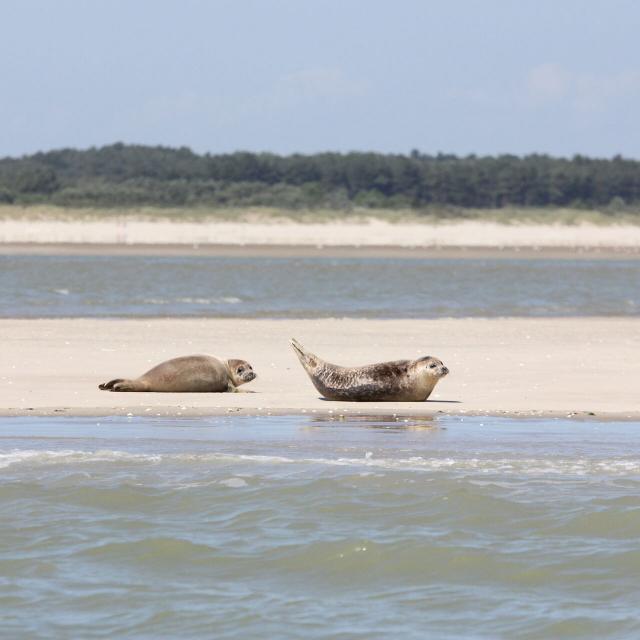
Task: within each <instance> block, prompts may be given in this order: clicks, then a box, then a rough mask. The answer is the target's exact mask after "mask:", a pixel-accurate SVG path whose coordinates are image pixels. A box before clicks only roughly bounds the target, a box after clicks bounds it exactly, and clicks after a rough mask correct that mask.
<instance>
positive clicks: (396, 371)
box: [291, 339, 449, 402]
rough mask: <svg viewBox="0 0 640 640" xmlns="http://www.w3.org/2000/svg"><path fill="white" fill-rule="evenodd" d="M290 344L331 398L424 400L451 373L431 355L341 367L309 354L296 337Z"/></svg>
mask: <svg viewBox="0 0 640 640" xmlns="http://www.w3.org/2000/svg"><path fill="white" fill-rule="evenodd" d="M291 346H292V347H293V350H294V351H295V352H296V354H297V356H298V359H299V360H300V363H301V364H302V366H303V367H304V370H305V371H306V372H307V374H308V375H309V377H310V378H311V382H313V386H314V387H315V388H316V389H317V390H318V391H319V392H320V393H321V394H322V395H323V396H324V397H325V398H327V399H328V400H347V401H356V402H423V401H424V400H426V399H427V398H428V397H429V396H430V395H431V392H432V391H433V388H434V387H435V386H436V383H437V382H438V380H440V378H442V377H444V376H446V375H447V374H448V373H449V369H447V367H445V366H444V364H443V363H442V361H441V360H438V358H433V357H431V356H425V357H424V358H418V359H417V360H395V361H394V362H380V363H378V364H369V365H364V366H362V367H340V366H338V365H335V364H331V363H330V362H325V361H324V360H322V359H321V358H319V357H318V356H316V355H314V354H313V353H310V352H309V351H307V350H306V349H305V348H304V347H303V346H302V345H301V344H300V343H299V342H298V341H296V340H293V339H292V340H291Z"/></svg>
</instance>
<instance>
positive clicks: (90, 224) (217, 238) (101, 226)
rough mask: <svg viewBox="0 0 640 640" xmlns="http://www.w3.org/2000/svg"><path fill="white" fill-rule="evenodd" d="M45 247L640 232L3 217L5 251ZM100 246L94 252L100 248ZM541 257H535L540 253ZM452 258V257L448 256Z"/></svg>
mask: <svg viewBox="0 0 640 640" xmlns="http://www.w3.org/2000/svg"><path fill="white" fill-rule="evenodd" d="M43 247H49V248H50V249H54V248H55V247H58V249H56V252H57V253H64V252H70V253H73V252H77V251H78V249H79V248H81V247H82V250H81V252H84V253H91V252H93V251H94V250H95V251H97V252H102V253H104V252H105V250H108V251H109V252H119V251H120V249H122V250H123V251H124V250H127V251H128V252H134V253H135V252H136V250H135V249H134V250H133V251H132V250H131V248H138V251H142V252H144V251H146V249H147V248H149V247H154V252H160V253H169V254H170V253H185V252H187V253H189V252H201V253H206V252H209V253H213V254H220V252H224V251H225V250H228V249H229V248H237V249H242V250H243V251H244V252H245V253H246V251H247V247H249V248H253V250H254V251H258V250H259V248H260V247H265V248H269V251H270V252H271V253H274V252H275V253H276V254H277V253H279V252H280V253H282V252H285V253H286V252H287V250H288V248H291V247H298V248H304V249H310V250H318V249H324V250H334V251H338V252H339V251H341V250H345V248H352V249H358V250H368V251H373V252H374V253H375V252H377V253H382V254H387V253H393V251H394V250H397V249H402V250H403V251H405V252H406V251H412V250H413V251H416V250H434V251H453V252H454V253H456V252H457V253H458V254H459V253H460V252H463V251H468V252H471V253H474V252H475V253H482V252H483V251H484V252H486V251H488V250H489V251H498V252H501V251H508V252H513V251H516V252H517V251H523V252H536V253H537V252H540V251H543V252H544V251H555V252H575V251H587V252H595V253H597V252H605V253H608V254H614V255H615V254H618V253H627V254H634V253H638V252H640V226H638V225H633V224H630V223H624V224H623V223H620V224H607V225H602V224H594V223H588V222H582V223H579V224H560V223H533V222H522V223H517V224H503V223H500V222H495V221H489V220H487V221H483V220H463V221H457V220H456V221H454V220H451V221H435V222H434V221H433V220H427V221H424V222H422V221H415V220H410V221H402V220H399V221H393V220H387V219H381V218H356V219H352V218H346V219H345V220H337V219H331V220H326V221H320V222H307V221H297V220H291V219H283V218H274V219H272V220H261V219H256V220H254V221H251V220H247V221H228V220H219V219H213V220H210V219H203V220H202V221H177V220H171V219H155V220H150V219H145V218H135V217H109V218H106V219H96V218H93V219H72V218H71V219H55V218H46V217H45V218H37V217H36V218H32V217H22V218H20V217H19V218H13V217H0V252H3V253H38V252H39V251H40V250H41V249H42V248H43ZM92 248H93V249H92ZM534 255H535V253H534ZM443 257H444V256H443Z"/></svg>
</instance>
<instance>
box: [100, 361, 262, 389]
mask: <svg viewBox="0 0 640 640" xmlns="http://www.w3.org/2000/svg"><path fill="white" fill-rule="evenodd" d="M255 377H256V374H255V373H254V372H253V369H252V368H251V365H250V364H249V363H248V362H246V361H245V360H235V359H232V360H219V359H218V358H214V357H213V356H205V355H197V356H182V357H180V358H173V359H172V360H167V361H165V362H161V363H160V364H159V365H157V366H155V367H153V369H149V371H147V372H146V373H144V374H143V375H141V376H140V377H139V378H135V379H133V380H127V379H125V378H115V379H114V380H109V382H104V383H103V384H100V385H98V388H99V389H103V390H104V391H158V392H160V393H189V392H191V393H207V392H208V393H211V392H222V391H230V392H234V391H237V390H238V387H239V386H240V385H241V384H244V383H245V382H251V380H253V379H254V378H255Z"/></svg>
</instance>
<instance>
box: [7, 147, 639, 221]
mask: <svg viewBox="0 0 640 640" xmlns="http://www.w3.org/2000/svg"><path fill="white" fill-rule="evenodd" d="M0 202H4V203H16V204H31V203H51V204H56V205H61V206H78V207H79V206H82V207H87V206H89V207H93V206H95V207H119V206H145V205H154V206H171V207H176V206H178V207H179V206H202V205H207V206H217V207H219V206H225V207H240V206H269V207H282V208H298V209H303V208H311V209H313V208H330V209H345V210H346V209H350V208H353V207H370V208H413V209H418V210H419V209H427V208H429V207H433V206H442V207H455V208H501V207H506V206H518V207H551V206H554V207H580V208H600V209H604V210H609V211H616V210H620V209H623V208H625V207H627V206H635V205H638V204H640V162H638V161H636V160H629V159H625V158H622V157H619V156H616V157H615V158H612V159H593V158H587V157H584V156H574V157H573V158H571V159H565V158H553V157H550V156H547V155H528V156H525V157H518V156H513V155H501V156H495V157H493V156H489V157H478V156H466V157H457V156H453V155H444V154H439V155H435V156H434V155H426V154H422V153H420V152H418V151H413V152H411V154H409V155H391V154H379V153H346V154H340V153H318V154H314V155H298V154H296V155H290V156H278V155H274V154H270V153H247V152H238V153H231V154H225V155H210V154H205V155H198V154H196V153H193V152H192V151H191V150H190V149H187V148H180V149H172V148H166V147H146V146H138V145H124V144H114V145H110V146H106V147H102V148H91V149H87V150H84V151H78V150H74V149H62V150H58V151H49V152H47V153H37V154H34V155H31V156H25V157H23V158H4V159H0Z"/></svg>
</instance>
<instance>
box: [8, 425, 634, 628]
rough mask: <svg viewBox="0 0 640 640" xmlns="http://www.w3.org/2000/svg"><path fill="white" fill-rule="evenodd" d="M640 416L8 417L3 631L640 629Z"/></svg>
mask: <svg viewBox="0 0 640 640" xmlns="http://www.w3.org/2000/svg"><path fill="white" fill-rule="evenodd" d="M639 435H640V424H639V423H632V422H628V423H614V422H612V423H604V422H596V421H584V422H581V421H566V420H544V421H543V420H518V421H512V420H507V419H497V418H486V417H483V418H479V417H477V418H466V419H463V418H442V419H438V420H428V419H424V418H423V419H418V418H416V419H411V418H392V417H387V418H380V417H375V416H370V417H364V418H359V419H348V418H345V417H342V418H329V417H304V416H283V417H274V416H272V417H265V418H258V417H239V416H228V417H211V418H197V419H196V418H193V419H170V420H169V419H164V420H160V419H141V418H62V417H61V418H3V419H1V420H0V474H1V482H0V636H1V637H3V638H34V639H37V638H43V639H44V638H54V637H55V638H125V637H126V638H141V639H142V638H145V639H146V638H149V639H150V638H169V637H171V638H175V637H179V638H185V639H186V638H229V639H231V638H233V639H245V638H301V639H303V638H304V639H313V638H335V639H338V638H340V639H354V640H355V639H362V640H372V639H377V638H403V639H407V640H410V639H414V638H415V639H416V640H418V639H423V638H452V639H453V638H456V639H460V638H462V639H471V638H473V639H476V638H530V639H533V638H540V639H548V638H599V639H602V638H637V637H640V609H639V608H638V602H640V580H639V576H640V547H639V542H638V539H639V533H640V438H639V437H638V436H639Z"/></svg>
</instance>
